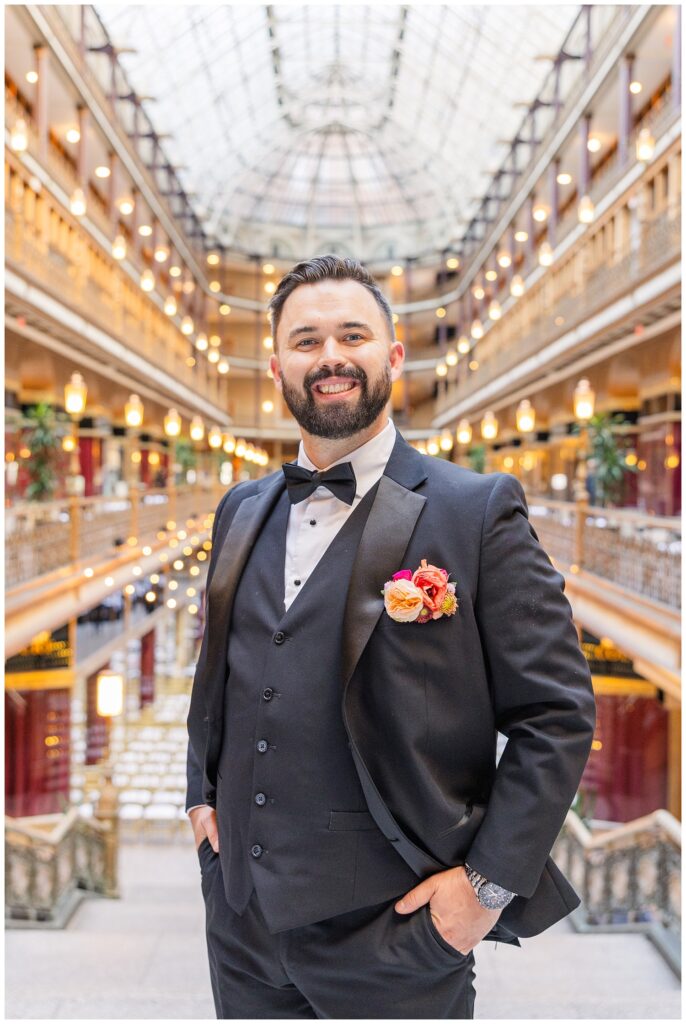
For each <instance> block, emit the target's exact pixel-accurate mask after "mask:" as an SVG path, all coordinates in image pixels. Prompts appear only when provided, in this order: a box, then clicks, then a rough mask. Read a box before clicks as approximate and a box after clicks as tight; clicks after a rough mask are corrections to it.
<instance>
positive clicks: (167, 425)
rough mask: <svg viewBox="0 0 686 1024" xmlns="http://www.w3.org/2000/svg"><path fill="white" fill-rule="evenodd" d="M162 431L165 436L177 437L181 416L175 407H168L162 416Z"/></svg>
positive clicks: (179, 430)
mask: <svg viewBox="0 0 686 1024" xmlns="http://www.w3.org/2000/svg"><path fill="white" fill-rule="evenodd" d="M164 432H165V434H166V435H167V437H178V436H179V434H180V433H181V417H180V416H179V414H178V412H177V411H176V409H170V410H169V412H168V413H167V415H166V416H165V417H164Z"/></svg>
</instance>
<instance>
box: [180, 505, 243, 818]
mask: <svg viewBox="0 0 686 1024" xmlns="http://www.w3.org/2000/svg"><path fill="white" fill-rule="evenodd" d="M232 493H233V491H227V492H226V494H225V495H224V497H223V498H222V499H221V501H220V502H219V504H218V506H217V509H216V512H215V514H214V521H213V523H212V552H211V555H210V564H209V567H208V569H207V582H206V584H205V603H206V604H207V594H208V592H209V589H210V583H211V582H212V574H213V572H214V566H215V562H216V558H217V553H218V552H217V546H216V543H215V542H216V539H217V528H218V526H219V519H220V516H221V513H222V510H223V508H224V505H225V503H226V500H227V498H228V497H229V495H230V494H232ZM205 622H206V623H207V619H205ZM206 657H207V629H205V631H204V633H203V638H202V643H201V645H200V654H199V656H198V663H197V665H196V668H195V675H194V678H193V690H192V693H191V706H190V710H189V712H188V754H187V757H186V782H187V786H186V811H189V810H190V809H191V808H192V807H197V806H199V805H200V804H205V803H206V801H205V800H204V798H203V777H204V771H203V760H204V742H205V739H206V736H207V721H206V717H205V701H204V695H203V693H202V687H201V685H200V683H199V680H201V679H202V676H203V670H204V665H205V659H206ZM197 737H202V738H203V739H202V741H201V742H198V739H197Z"/></svg>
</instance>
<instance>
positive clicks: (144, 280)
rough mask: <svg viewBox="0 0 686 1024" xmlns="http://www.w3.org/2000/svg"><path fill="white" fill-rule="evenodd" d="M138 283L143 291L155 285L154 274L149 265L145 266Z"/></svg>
mask: <svg viewBox="0 0 686 1024" xmlns="http://www.w3.org/2000/svg"><path fill="white" fill-rule="evenodd" d="M140 285H141V288H142V289H143V291H144V292H151V291H152V290H153V288H154V287H155V275H154V274H153V272H152V270H151V269H150V267H146V268H145V270H144V271H143V273H142V274H141V280H140Z"/></svg>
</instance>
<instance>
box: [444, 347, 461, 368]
mask: <svg viewBox="0 0 686 1024" xmlns="http://www.w3.org/2000/svg"><path fill="white" fill-rule="evenodd" d="M445 361H446V363H447V364H448V366H457V362H458V360H457V352H456V351H455V349H454V348H451V349H448V351H447V352H446V354H445Z"/></svg>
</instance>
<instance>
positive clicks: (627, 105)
mask: <svg viewBox="0 0 686 1024" xmlns="http://www.w3.org/2000/svg"><path fill="white" fill-rule="evenodd" d="M633 64H634V57H633V54H631V53H627V54H625V55H624V56H623V57H622V59H621V61H620V63H619V135H618V139H617V155H618V159H619V163H620V165H624V164H626V162H627V160H628V157H629V136H630V134H631V113H632V111H631V107H632V103H631V92H630V90H629V85H630V83H631V76H632V71H633Z"/></svg>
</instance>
